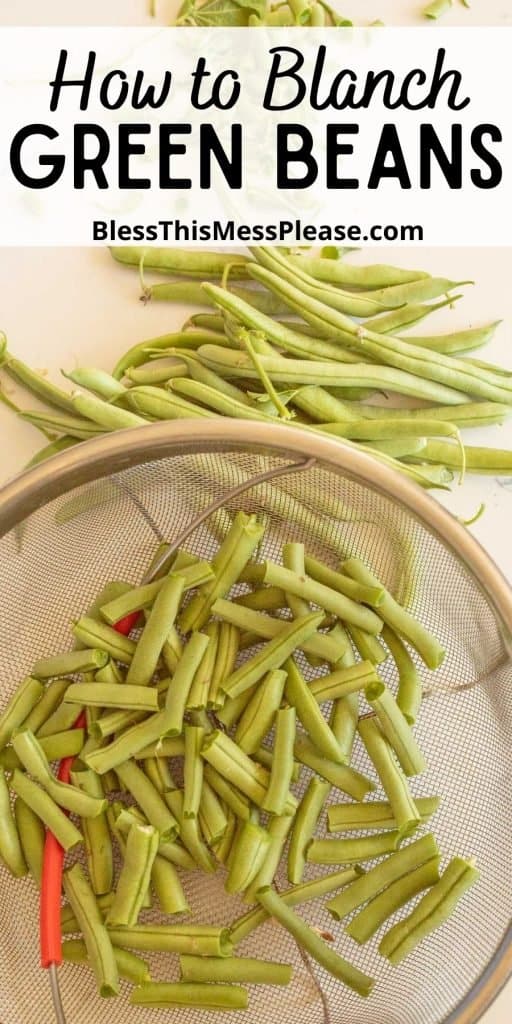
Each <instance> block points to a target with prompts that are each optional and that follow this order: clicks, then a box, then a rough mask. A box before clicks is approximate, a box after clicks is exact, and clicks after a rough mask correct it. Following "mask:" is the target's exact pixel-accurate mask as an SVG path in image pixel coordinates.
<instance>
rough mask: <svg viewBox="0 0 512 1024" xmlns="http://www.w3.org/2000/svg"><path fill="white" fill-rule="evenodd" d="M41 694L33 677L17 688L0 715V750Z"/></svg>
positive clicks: (29, 712)
mask: <svg viewBox="0 0 512 1024" xmlns="http://www.w3.org/2000/svg"><path fill="white" fill-rule="evenodd" d="M43 693H44V687H43V686H42V684H41V683H40V682H39V680H38V679H34V677H33V676H28V677H27V678H26V679H24V680H23V682H22V683H21V684H20V686H18V688H17V690H15V692H14V693H13V695H12V697H11V698H10V700H9V702H8V704H7V707H6V708H5V710H4V711H3V712H2V714H1V715H0V750H3V748H4V747H5V746H7V744H8V743H9V742H10V740H11V737H12V734H13V732H15V731H16V729H18V728H19V726H20V725H21V724H22V722H24V721H25V720H26V718H27V717H28V716H29V715H30V714H31V713H32V711H33V710H34V708H35V707H36V706H37V703H38V701H39V700H40V698H41V697H42V696H43Z"/></svg>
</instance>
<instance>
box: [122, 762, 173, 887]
mask: <svg viewBox="0 0 512 1024" xmlns="http://www.w3.org/2000/svg"><path fill="white" fill-rule="evenodd" d="M116 772H117V775H118V777H119V781H120V782H121V783H122V784H123V786H125V787H126V789H128V790H129V792H130V793H131V794H132V796H133V798H134V800H135V802H136V803H137V804H138V806H139V807H140V809H141V811H142V812H143V814H144V815H145V816H146V818H147V819H148V822H149V824H150V825H152V826H153V828H155V829H156V830H157V832H159V834H160V836H161V837H162V839H164V840H167V839H168V840H171V841H172V840H173V839H175V838H176V835H177V832H178V824H177V821H176V818H175V817H174V815H173V814H171V812H170V810H169V808H168V807H167V805H166V804H165V803H164V801H163V800H162V797H161V796H160V793H158V791H157V790H156V789H155V787H154V786H153V785H152V783H151V782H150V781H149V779H148V778H147V776H146V775H144V772H143V771H142V769H141V768H139V767H138V765H137V764H135V761H125V762H124V764H120V765H118V766H117V768H116ZM146 888H147V887H146Z"/></svg>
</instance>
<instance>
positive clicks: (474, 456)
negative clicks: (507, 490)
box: [421, 441, 512, 476]
mask: <svg viewBox="0 0 512 1024" xmlns="http://www.w3.org/2000/svg"><path fill="white" fill-rule="evenodd" d="M464 456H465V459H464V465H465V469H466V470H467V472H468V473H483V474H487V475H488V476H509V475H510V473H511V472H512V453H511V452H510V450H509V449H505V450H501V449H499V448H478V447H473V446H471V445H465V446H464ZM439 457H442V458H445V459H446V464H447V465H448V466H454V467H455V468H457V469H459V468H461V465H462V463H461V454H460V451H459V449H458V448H457V447H455V446H452V445H451V444H450V443H449V441H428V442H427V444H426V446H425V448H424V449H423V450H422V452H421V458H422V459H423V458H424V459H425V461H426V462H438V461H439Z"/></svg>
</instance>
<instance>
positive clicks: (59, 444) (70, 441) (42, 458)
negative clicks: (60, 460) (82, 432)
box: [25, 437, 78, 469]
mask: <svg viewBox="0 0 512 1024" xmlns="http://www.w3.org/2000/svg"><path fill="white" fill-rule="evenodd" d="M76 444H78V438H76V437H58V438H57V440H56V441H51V442H50V444H47V445H45V447H44V448H41V449H40V451H38V452H36V454H35V455H33V456H32V458H31V459H29V461H28V462H27V464H26V466H25V469H30V468H31V467H32V466H39V465H40V463H41V462H46V459H50V458H52V456H53V455H58V454H59V453H60V452H64V451H66V450H67V449H68V448H74V446H75V445H76Z"/></svg>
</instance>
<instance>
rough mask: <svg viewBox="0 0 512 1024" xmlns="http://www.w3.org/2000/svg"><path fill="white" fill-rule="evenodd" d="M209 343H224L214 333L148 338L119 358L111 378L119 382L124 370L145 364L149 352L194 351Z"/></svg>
mask: <svg viewBox="0 0 512 1024" xmlns="http://www.w3.org/2000/svg"><path fill="white" fill-rule="evenodd" d="M209 341H211V342H212V343H216V344H218V345H222V344H224V343H225V342H224V341H222V340H221V338H220V336H219V335H218V334H217V333H216V332H215V331H178V332H177V333H176V332H175V333H174V334H162V335H160V337H158V338H149V339H148V340H147V341H142V342H139V344H138V345H134V346H133V347H132V348H130V349H128V351H127V352H125V354H124V356H121V359H119V361H118V362H117V363H116V365H115V367H114V369H113V371H112V376H113V377H114V378H115V379H116V380H121V378H122V377H123V376H124V373H125V371H126V370H128V369H130V368H132V369H133V368H134V367H136V366H142V365H143V364H144V363H146V362H147V360H148V356H149V355H150V354H151V352H155V353H156V354H157V355H158V356H161V355H162V354H164V353H165V352H166V350H167V349H173V350H174V349H175V348H180V349H181V348H184V349H188V348H191V349H196V348H199V347H200V345H207V344H208V342H209Z"/></svg>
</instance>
